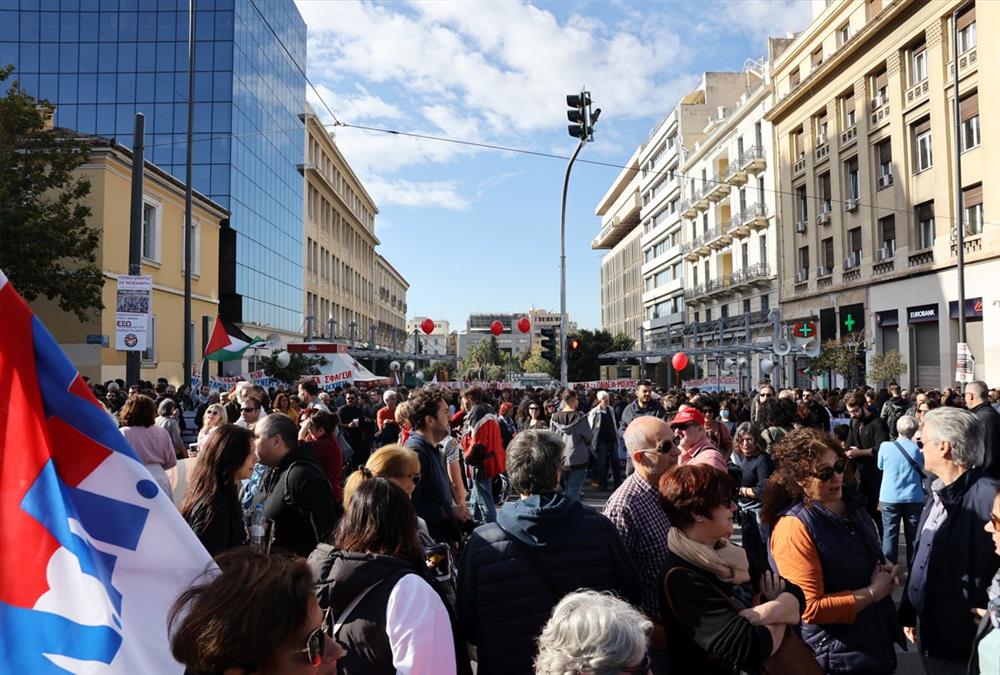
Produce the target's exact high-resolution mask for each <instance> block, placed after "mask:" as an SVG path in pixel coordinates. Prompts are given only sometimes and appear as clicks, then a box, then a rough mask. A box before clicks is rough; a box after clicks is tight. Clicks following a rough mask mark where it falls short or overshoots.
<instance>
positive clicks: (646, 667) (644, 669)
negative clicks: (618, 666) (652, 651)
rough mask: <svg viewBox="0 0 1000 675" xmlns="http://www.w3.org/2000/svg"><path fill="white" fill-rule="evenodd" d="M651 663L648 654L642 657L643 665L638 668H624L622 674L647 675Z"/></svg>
mask: <svg viewBox="0 0 1000 675" xmlns="http://www.w3.org/2000/svg"><path fill="white" fill-rule="evenodd" d="M650 663H651V662H650V660H649V654H646V655H645V656H644V657H642V663H640V664H639V665H637V666H629V667H627V668H622V672H623V673H643V675H645V674H646V673H648V672H649V666H650Z"/></svg>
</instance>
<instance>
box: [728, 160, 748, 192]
mask: <svg viewBox="0 0 1000 675" xmlns="http://www.w3.org/2000/svg"><path fill="white" fill-rule="evenodd" d="M725 181H726V182H727V183H729V184H730V185H733V186H736V187H740V186H741V185H746V182H747V171H746V169H744V168H743V167H742V166H740V162H739V161H736V162H733V163H732V164H730V165H729V168H728V169H726V177H725Z"/></svg>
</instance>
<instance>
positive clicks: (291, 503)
mask: <svg viewBox="0 0 1000 675" xmlns="http://www.w3.org/2000/svg"><path fill="white" fill-rule="evenodd" d="M253 437H254V448H255V450H256V451H257V457H258V458H259V459H260V462H261V464H264V465H266V466H268V467H270V471H268V472H267V474H266V475H265V476H264V479H263V490H264V500H263V503H264V516H265V517H266V518H267V520H268V521H269V522H270V523H271V536H272V538H273V542H274V546H275V547H277V548H281V549H285V550H286V551H291V552H293V553H295V554H297V555H300V556H302V557H305V556H307V555H309V553H310V552H312V550H313V549H314V548H316V545H317V544H319V543H320V542H325V541H326V540H327V539H328V538H329V536H330V533H331V532H333V528H334V527H335V526H336V525H337V513H338V509H337V506H336V504H335V503H334V501H333V492H332V490H331V488H330V481H329V480H328V479H327V477H326V474H325V473H323V469H322V467H320V465H319V462H318V461H317V459H316V453H315V452H313V449H312V447H311V446H310V445H308V444H304V445H299V443H298V429H297V428H296V426H295V422H293V421H292V418H290V417H289V416H288V415H284V414H282V413H272V414H270V415H267V416H266V417H263V418H261V419H260V421H258V422H257V423H256V424H255V425H254V432H253Z"/></svg>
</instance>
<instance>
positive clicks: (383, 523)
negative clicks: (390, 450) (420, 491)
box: [309, 446, 468, 675]
mask: <svg viewBox="0 0 1000 675" xmlns="http://www.w3.org/2000/svg"><path fill="white" fill-rule="evenodd" d="M389 447H392V446H389ZM386 451H387V448H382V449H381V450H378V451H376V452H375V453H374V454H373V455H372V456H371V457H370V458H369V461H371V460H372V459H374V458H376V457H377V456H378V455H380V454H382V453H383V452H386ZM408 452H411V454H412V451H408ZM363 470H364V468H362V469H359V471H363ZM352 478H353V476H352ZM309 565H310V567H311V568H312V570H313V575H314V577H315V579H316V582H317V586H316V589H317V590H316V594H317V596H318V598H319V603H320V606H321V607H322V608H323V609H324V610H326V612H327V614H326V627H327V630H328V631H329V632H330V634H331V635H332V636H333V637H334V639H336V640H338V641H339V642H341V643H343V644H344V645H345V646H346V647H347V651H348V655H347V656H346V657H345V658H344V660H343V661H342V663H341V672H342V673H345V674H347V675H350V674H352V673H359V674H360V673H363V674H364V675H369V674H370V675H378V674H380V673H386V674H391V673H407V674H411V675H421V674H426V675H453V674H454V673H456V672H457V670H456V654H457V653H458V651H457V650H458V649H459V641H457V640H455V639H454V633H453V631H452V624H451V620H450V618H449V615H448V611H447V609H446V607H445V604H444V602H443V600H442V599H441V596H440V595H439V594H438V592H437V591H436V590H435V588H434V587H433V586H432V585H431V581H430V579H429V573H428V571H427V566H426V564H425V561H424V553H423V550H422V549H421V546H420V542H419V540H418V539H417V514H416V511H414V509H413V503H412V502H411V500H410V498H409V497H408V496H407V493H406V491H404V490H403V489H402V488H400V486H399V485H397V484H396V483H395V482H394V481H391V480H389V479H387V478H379V477H372V478H368V479H365V480H364V481H363V482H362V483H361V484H360V485H358V486H356V489H354V490H351V491H350V496H349V501H348V502H347V512H346V513H345V514H344V517H343V518H342V519H341V521H340V525H339V526H338V527H337V532H336V534H335V535H334V539H333V545H332V546H328V545H325V544H321V545H320V546H318V547H317V548H316V550H315V551H313V552H312V554H311V555H310V556H309ZM466 666H468V663H467V662H466Z"/></svg>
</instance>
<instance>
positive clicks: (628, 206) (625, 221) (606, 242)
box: [590, 190, 642, 249]
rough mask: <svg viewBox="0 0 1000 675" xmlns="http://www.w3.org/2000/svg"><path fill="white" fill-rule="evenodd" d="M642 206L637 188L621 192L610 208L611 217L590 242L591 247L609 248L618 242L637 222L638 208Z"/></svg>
mask: <svg viewBox="0 0 1000 675" xmlns="http://www.w3.org/2000/svg"><path fill="white" fill-rule="evenodd" d="M641 207H642V200H641V198H640V196H639V191H638V190H633V191H632V192H630V193H629V192H626V193H624V194H622V195H621V196H620V197H618V199H617V200H616V201H615V203H614V204H613V205H612V207H611V210H610V213H609V214H610V215H611V218H610V219H609V220H608V223H607V225H605V226H604V227H603V228H601V231H600V233H598V235H597V236H596V237H594V240H593V241H592V242H591V244H590V247H591V248H593V249H609V248H613V247H614V246H615V244H617V243H618V242H620V241H621V240H622V239H624V238H625V236H626V235H627V234H628V233H629V232H631V231H632V230H633V229H634V228H635V227H636V226H637V225H638V224H639V210H640V209H641Z"/></svg>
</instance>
